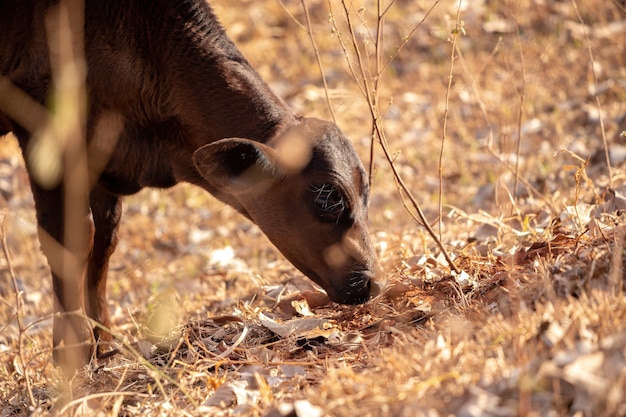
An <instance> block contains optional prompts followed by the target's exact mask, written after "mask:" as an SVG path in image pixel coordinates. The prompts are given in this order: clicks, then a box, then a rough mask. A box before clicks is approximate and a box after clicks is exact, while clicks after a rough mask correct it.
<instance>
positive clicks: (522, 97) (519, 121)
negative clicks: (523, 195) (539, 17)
mask: <svg viewBox="0 0 626 417" xmlns="http://www.w3.org/2000/svg"><path fill="white" fill-rule="evenodd" d="M516 29H517V44H518V47H519V59H520V64H521V66H522V90H521V91H520V92H519V112H518V114H517V145H516V149H515V182H514V185H513V200H514V201H517V185H518V182H519V161H520V150H521V144H522V121H523V119H524V100H525V97H526V64H525V63H524V51H523V49H522V36H521V34H520V30H519V23H517V17H516ZM511 210H513V208H511Z"/></svg>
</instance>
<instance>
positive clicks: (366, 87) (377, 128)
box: [329, 0, 461, 273]
mask: <svg viewBox="0 0 626 417" xmlns="http://www.w3.org/2000/svg"><path fill="white" fill-rule="evenodd" d="M436 3H438V1H437V2H436ZM329 4H330V1H329ZM341 5H342V6H343V11H344V16H345V18H346V21H347V24H348V29H349V31H350V35H351V37H352V46H353V48H354V51H355V54H356V56H357V59H358V63H359V68H360V72H361V74H360V80H361V81H362V83H363V85H361V84H360V82H359V78H356V77H355V78H354V79H355V80H356V81H357V84H358V85H359V87H360V88H361V91H362V92H363V93H364V95H365V98H366V100H367V103H368V107H369V110H370V115H371V116H372V120H373V130H374V132H375V136H376V137H378V139H379V141H380V144H381V148H382V150H383V153H384V154H385V157H386V158H387V161H388V162H389V166H390V167H391V170H392V172H393V175H394V178H395V180H396V184H397V185H398V187H399V189H400V196H401V197H402V201H403V204H404V206H405V208H406V210H407V212H408V213H409V214H410V215H411V216H412V217H413V218H414V219H415V220H416V221H417V222H418V223H420V224H421V225H422V226H423V227H424V228H425V229H426V231H427V232H428V234H430V236H431V237H432V238H433V240H434V241H435V243H436V244H437V246H438V247H439V249H440V250H441V252H442V254H443V255H444V257H445V258H446V261H447V262H448V264H449V266H450V268H451V269H453V270H454V271H455V272H456V273H460V272H461V270H460V269H459V268H458V267H457V266H456V265H455V264H454V262H453V261H452V258H451V257H450V255H449V254H448V251H447V250H446V249H445V247H444V246H443V243H442V242H441V239H439V238H438V237H437V235H436V234H435V232H434V230H433V229H432V227H431V226H430V225H429V224H428V221H427V220H426V216H425V215H424V212H423V211H422V209H421V207H420V206H419V203H418V202H417V200H416V199H415V197H414V196H413V194H412V193H411V191H410V190H409V187H408V186H407V185H406V183H405V182H404V180H403V179H402V178H401V176H400V173H399V172H398V170H397V169H396V166H395V164H394V158H393V157H392V155H391V152H390V151H389V146H388V142H387V138H386V135H385V132H384V129H383V126H382V120H381V118H380V113H379V111H378V106H377V105H376V104H377V103H376V102H374V101H373V99H372V90H371V89H370V84H369V82H368V79H367V77H366V74H365V67H364V65H363V59H362V56H361V51H360V49H359V47H358V44H357V41H356V35H355V33H354V26H353V24H352V21H351V19H350V12H349V10H348V7H347V6H346V3H345V0H342V1H341ZM433 8H434V5H433V7H431V9H430V10H429V11H428V13H430V12H431V11H432V10H433ZM331 10H332V6H331ZM386 11H387V10H385V13H386ZM382 14H384V13H382ZM423 21H424V20H422V21H420V23H418V26H419V25H421V23H422V22H423ZM381 27H382V26H381ZM416 29H417V27H415V28H413V29H412V30H411V32H410V35H412V34H413V33H415V31H416ZM337 32H339V31H337ZM410 35H409V36H410ZM406 42H408V37H407V38H405V40H404V42H403V43H402V44H401V46H400V47H399V48H398V49H397V50H396V52H395V54H394V55H393V56H392V59H393V57H395V56H397V54H398V52H399V51H400V49H401V48H402V47H403V46H404V45H406ZM342 47H343V48H344V51H346V48H345V45H343V44H342ZM376 47H377V48H378V47H379V46H378V45H376ZM346 57H347V55H346ZM348 62H349V65H350V69H351V71H352V73H353V75H355V74H356V71H354V69H353V68H352V67H351V63H350V61H349V60H348ZM390 62H391V60H390V61H388V62H387V63H386V64H385V66H384V67H383V68H382V70H381V72H379V73H378V74H377V78H378V79H379V78H380V75H381V74H382V71H383V70H384V69H385V68H386V67H387V66H388V65H389V63H390ZM403 193H404V195H405V196H406V197H407V198H408V199H409V201H410V202H411V205H412V206H413V209H414V210H415V212H416V213H417V217H416V216H415V214H414V213H413V212H412V211H411V210H410V209H409V208H408V206H407V205H406V203H405V200H404V197H403Z"/></svg>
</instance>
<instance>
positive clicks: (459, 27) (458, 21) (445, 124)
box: [437, 1, 463, 239]
mask: <svg viewBox="0 0 626 417" xmlns="http://www.w3.org/2000/svg"><path fill="white" fill-rule="evenodd" d="M461 4H462V1H459V5H458V7H457V11H456V23H455V27H454V30H453V31H452V47H451V48H450V69H449V70H448V85H447V87H446V98H445V109H444V112H443V127H442V132H441V147H440V148H439V162H438V165H437V166H438V171H439V198H438V202H439V222H438V226H439V239H441V236H442V229H443V153H444V149H445V143H446V137H447V129H448V112H449V109H450V92H451V91H452V77H453V73H454V61H455V59H456V46H457V39H458V37H459V33H460V32H461V31H462V30H463V27H462V24H461Z"/></svg>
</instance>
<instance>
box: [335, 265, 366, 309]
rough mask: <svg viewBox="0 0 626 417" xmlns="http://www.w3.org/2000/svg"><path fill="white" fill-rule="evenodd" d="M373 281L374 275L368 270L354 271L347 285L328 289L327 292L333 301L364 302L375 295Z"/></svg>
mask: <svg viewBox="0 0 626 417" xmlns="http://www.w3.org/2000/svg"><path fill="white" fill-rule="evenodd" d="M372 281H373V279H372V275H371V273H370V272H368V271H358V272H352V273H350V275H349V276H348V279H347V280H346V283H345V285H343V286H342V287H337V288H333V289H331V290H326V293H327V294H328V297H329V298H330V299H331V300H332V301H334V302H335V303H338V304H348V305H357V304H363V303H365V302H366V301H368V300H369V299H370V298H371V297H372V295H373V294H372ZM374 295H375V294H374Z"/></svg>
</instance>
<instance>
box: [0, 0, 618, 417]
mask: <svg viewBox="0 0 626 417" xmlns="http://www.w3.org/2000/svg"><path fill="white" fill-rule="evenodd" d="M213 3H214V4H215V7H216V10H217V12H218V15H219V16H221V18H222V21H223V22H224V23H225V25H226V26H227V27H228V28H229V33H230V35H231V36H232V37H233V38H234V39H235V40H236V42H237V43H238V45H239V46H240V47H241V49H242V50H243V51H244V54H245V55H246V56H247V57H248V58H249V59H250V60H251V61H252V62H253V64H254V65H255V66H256V68H258V70H259V71H260V72H261V74H262V76H263V77H264V78H265V79H266V80H267V81H269V82H270V83H271V84H272V86H273V87H274V88H275V89H276V90H277V91H278V92H279V93H280V94H281V95H282V96H283V97H285V98H286V99H287V100H288V101H289V103H290V104H291V105H292V106H293V107H294V108H296V109H297V110H298V111H300V112H302V113H306V114H310V115H316V116H321V117H324V118H330V113H329V112H328V108H327V106H326V103H325V91H324V89H323V88H322V87H321V85H322V83H321V80H320V75H319V71H318V70H317V60H316V58H315V53H314V50H313V48H312V46H311V44H310V40H309V38H308V36H307V34H306V31H305V30H304V29H303V28H302V27H301V25H305V16H304V13H303V11H302V4H301V2H297V1H283V3H284V6H281V4H280V2H255V1H244V0H237V1H214V2H213ZM305 3H306V4H307V6H308V8H309V12H310V17H311V24H312V30H313V34H314V36H315V40H316V44H317V47H318V50H319V54H320V59H321V61H322V62H323V65H324V69H325V75H326V78H327V82H328V94H329V97H330V99H331V101H332V104H333V107H334V111H335V114H336V117H337V122H338V124H339V125H340V126H341V127H342V128H343V129H344V130H345V132H346V133H347V134H348V136H349V137H350V138H351V139H352V140H353V142H354V143H355V145H356V146H357V147H358V149H359V151H360V153H361V155H362V156H363V159H364V160H366V161H367V159H368V155H369V144H370V138H371V120H370V111H369V109H368V106H367V103H366V102H365V100H364V99H363V98H362V96H361V93H360V92H359V89H358V87H357V85H356V83H355V81H354V79H353V77H352V76H351V75H350V71H349V70H348V68H347V67H346V60H345V57H344V55H343V52H342V48H341V46H340V44H339V42H338V39H337V36H334V35H333V34H332V25H331V24H330V23H329V19H328V12H329V10H328V4H329V3H328V2H326V1H321V0H319V1H318V0H307V1H306V2H305ZM331 4H332V5H333V9H334V10H335V11H336V12H337V11H338V10H339V9H338V7H339V4H340V3H339V2H337V1H335V0H331ZM433 4H434V2H433V1H431V0H428V1H423V0H419V1H415V0H412V1H408V0H406V1H405V0H396V1H395V3H394V4H393V5H392V7H391V8H390V10H389V12H388V14H387V16H386V20H385V26H384V45H385V46H384V48H383V50H382V56H391V55H392V54H393V53H394V51H395V48H396V47H397V46H398V45H400V44H401V43H402V42H403V37H404V36H406V35H407V34H408V33H409V32H410V31H411V30H412V29H413V28H414V27H416V26H417V25H418V23H419V22H420V21H421V20H422V19H423V17H424V15H425V14H426V13H427V12H428V10H430V9H431V8H432V6H433ZM461 5H462V7H461V9H460V18H459V21H458V22H457V19H456V16H457V11H458V4H457V3H454V2H452V1H440V2H439V3H437V4H436V5H435V7H434V9H433V11H432V13H431V14H430V15H428V17H427V18H426V20H425V21H424V23H423V24H421V26H419V27H418V28H417V30H416V31H415V33H414V35H413V36H412V37H411V38H410V39H409V40H408V42H407V43H406V45H405V46H404V48H403V50H402V51H400V53H399V54H398V55H397V56H396V58H395V59H394V60H393V61H392V63H391V64H390V66H389V67H388V68H387V70H386V71H385V73H384V74H383V77H382V78H381V80H380V84H379V91H378V94H379V110H380V114H381V115H383V116H384V129H385V132H386V137H387V138H388V141H389V148H390V150H391V152H392V153H393V155H394V158H395V164H396V168H397V169H398V172H399V174H400V175H401V176H402V178H403V179H404V181H405V182H406V184H407V186H408V188H409V189H410V190H411V192H412V193H414V195H415V196H416V198H417V199H418V201H419V203H420V204H421V205H422V208H423V210H424V212H425V213H426V216H427V218H428V220H429V222H431V223H434V222H436V221H437V218H438V216H439V203H438V199H439V195H438V194H439V188H440V184H439V172H438V170H439V163H438V157H439V155H440V153H441V155H442V164H441V167H442V178H443V184H442V190H443V192H442V199H443V200H442V201H443V213H442V214H443V228H442V241H443V242H444V243H445V245H446V247H447V249H448V250H449V251H450V252H451V254H452V256H453V257H454V259H455V262H456V264H457V266H458V267H459V268H460V269H461V270H462V271H463V272H462V273H460V274H456V273H452V272H451V271H450V268H449V267H448V266H447V264H446V262H445V261H444V260H443V258H442V257H441V254H440V251H439V250H438V249H437V246H436V245H435V244H434V242H433V240H432V239H431V238H430V237H429V236H427V234H426V233H425V232H424V231H423V229H422V228H421V227H420V226H418V225H417V224H416V223H415V222H414V220H413V219H412V217H411V216H410V215H409V214H407V212H406V211H405V210H404V208H403V207H402V203H401V201H400V199H399V197H398V193H397V191H396V184H395V181H394V179H393V176H392V175H391V172H390V169H389V165H388V163H387V162H386V160H385V158H384V156H383V154H382V152H380V148H378V147H376V148H375V153H374V155H375V157H374V173H373V174H374V175H373V195H372V202H371V209H370V223H371V232H372V235H373V237H374V240H375V243H376V246H377V250H378V252H379V256H380V260H381V263H382V266H383V267H384V269H385V275H386V279H387V281H388V286H387V291H386V293H385V295H384V296H382V297H380V298H378V299H376V300H374V301H372V302H369V303H367V304H366V305H364V306H357V307H346V306H337V305H331V304H330V303H328V302H327V301H326V299H325V298H324V297H323V296H321V295H320V293H319V292H318V291H317V289H316V288H314V287H313V286H312V285H311V284H310V283H309V282H308V281H307V280H306V279H304V278H302V277H301V276H300V274H299V273H298V272H297V271H296V270H295V269H294V268H293V267H292V266H290V264H289V263H288V262H286V261H285V260H284V259H283V258H282V257H281V256H280V255H279V254H278V253H277V252H276V251H275V250H274V249H273V248H272V247H271V245H270V244H269V242H268V241H267V239H266V238H265V237H264V236H263V235H262V234H261V233H260V231H259V230H258V229H257V228H256V227H255V226H254V225H251V224H250V223H248V222H246V221H245V220H243V219H242V218H241V217H240V216H238V215H237V214H236V213H234V212H233V211H232V210H230V209H228V208H225V207H224V206H223V205H221V204H220V203H218V202H216V201H215V200H214V199H212V198H211V197H210V196H207V195H206V194H204V193H203V192H202V191H201V190H197V189H193V188H191V187H187V186H184V185H181V186H177V187H175V188H173V189H171V190H165V191H154V190H144V191H142V192H141V193H139V194H138V195H136V196H133V197H130V198H128V199H126V200H125V213H124V220H123V224H122V229H121V234H122V242H121V244H120V246H119V248H118V250H117V252H116V254H115V255H114V257H113V260H112V265H111V266H112V271H111V273H110V280H109V282H110V285H109V291H110V300H111V309H112V312H113V321H114V326H115V327H114V329H113V331H114V332H115V333H116V335H117V336H118V339H119V340H118V343H119V344H120V346H122V351H123V354H122V355H119V356H117V357H114V358H112V359H111V360H110V361H109V362H106V363H104V364H101V366H100V367H98V368H90V369H86V370H84V372H82V373H81V374H80V375H79V376H78V377H77V378H76V379H75V380H74V381H72V384H71V386H72V389H73V393H72V394H70V393H69V391H68V390H67V385H66V384H65V383H64V382H63V380H62V378H61V377H60V375H59V373H58V371H57V370H56V369H55V368H54V367H53V366H52V364H51V352H50V348H51V310H52V296H51V288H50V280H49V279H48V269H47V266H46V263H45V259H44V258H43V255H42V254H41V253H40V251H39V244H38V243H37V239H36V226H35V218H34V210H33V203H32V197H31V196H30V193H29V189H28V181H27V177H26V174H25V171H24V168H23V162H22V160H21V157H20V154H19V150H18V148H17V145H16V144H15V141H14V139H13V138H12V137H8V138H4V139H3V140H2V141H1V142H0V191H1V192H2V196H3V199H2V211H1V220H2V226H3V230H2V232H3V233H2V236H3V238H4V239H5V241H4V242H3V249H4V250H5V252H4V253H5V255H3V256H2V257H0V301H1V302H0V329H1V330H0V410H1V411H0V416H2V417H4V416H11V415H47V414H57V413H58V414H64V415H65V414H67V415H145V414H149V415H164V416H168V415H176V416H178V415H251V416H285V415H297V416H300V417H304V416H321V415H328V416H355V415H359V416H419V415H424V416H439V415H441V416H443V415H457V416H509V415H523V416H532V415H584V416H592V415H606V416H624V415H626V408H625V406H624V405H623V401H622V397H623V395H624V394H626V371H625V369H626V350H625V346H626V324H625V323H626V302H625V300H624V297H623V290H624V272H623V263H624V233H625V226H626V221H625V219H624V215H623V213H624V210H625V209H626V206H625V204H626V201H625V198H626V197H624V196H625V195H626V190H625V188H624V183H625V182H626V170H625V169H624V167H625V161H626V147H625V146H624V144H623V140H624V137H623V134H622V136H620V132H623V131H625V130H626V119H625V117H626V104H625V103H626V93H625V91H626V62H625V61H626V60H625V57H626V51H625V50H624V48H625V45H626V13H625V11H624V6H623V2H621V3H620V2H619V1H609V2H605V3H603V6H602V7H598V3H597V2H595V1H592V0H574V1H573V2H567V1H566V2H557V1H551V0H550V1H545V2H523V1H522V2H520V1H515V2H514V1H504V2H481V1H477V2H469V1H467V2H463V3H462V4H461ZM361 6H363V7H364V8H365V9H364V10H362V11H361V12H358V11H357V9H359V8H360V7H361ZM242 11H245V12H242ZM352 13H353V14H352V17H353V23H354V25H355V28H356V29H357V30H356V33H357V35H358V36H357V43H359V45H360V46H361V47H362V48H363V49H362V50H363V51H365V52H366V53H365V54H364V56H365V58H368V59H372V57H374V56H375V49H373V44H372V39H374V38H375V37H370V34H373V33H375V28H376V24H377V22H376V19H375V3H374V2H372V1H370V2H367V1H366V2H360V3H358V2H357V3H354V10H352ZM335 18H336V20H337V22H338V23H337V26H338V29H339V30H340V31H341V33H343V34H344V35H345V34H346V32H344V31H345V30H347V29H346V27H345V25H344V23H343V21H342V20H341V16H340V15H339V14H338V13H337V14H336V15H335ZM581 19H582V22H584V24H585V25H583V24H582V23H581ZM461 21H462V22H461ZM297 22H299V23H297ZM459 23H462V29H463V30H462V31H460V32H459V34H458V38H457V39H456V41H455V49H454V50H453V49H452V42H451V39H452V37H451V36H452V35H451V31H452V30H453V29H455V27H461V26H459ZM368 33H369V34H368ZM363 39H365V43H362V42H363ZM452 52H454V54H453V56H454V57H455V59H454V62H453V63H454V65H453V66H452V76H453V78H452V80H451V82H450V83H449V78H448V75H449V72H450V68H451V65H450V64H451V60H450V57H451V56H452ZM590 52H591V54H590ZM591 56H592V57H593V66H592V65H591ZM368 62H371V61H368ZM370 68H374V67H373V66H372V67H370ZM592 68H593V70H594V71H595V74H594V71H592ZM447 97H448V99H447V100H446V98H447ZM598 105H599V107H598ZM446 109H447V113H446ZM446 114H447V117H446V132H445V138H446V142H445V146H444V147H443V148H442V145H441V139H442V137H443V136H442V135H443V132H442V126H443V120H444V115H446ZM603 137H604V138H606V142H607V144H608V149H609V151H610V152H609V153H610V157H611V165H612V166H611V169H610V170H609V168H608V166H607V161H606V154H605V150H606V149H605V147H604V145H603ZM442 149H443V151H442ZM564 150H566V152H564ZM516 178H517V179H516ZM516 184H517V185H516ZM609 186H610V187H609ZM181 219H184V221H181ZM16 290H18V291H19V296H17V297H16ZM20 328H21V330H20ZM292 410H293V411H292ZM290 412H291V413H292V414H289V413H290Z"/></svg>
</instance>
